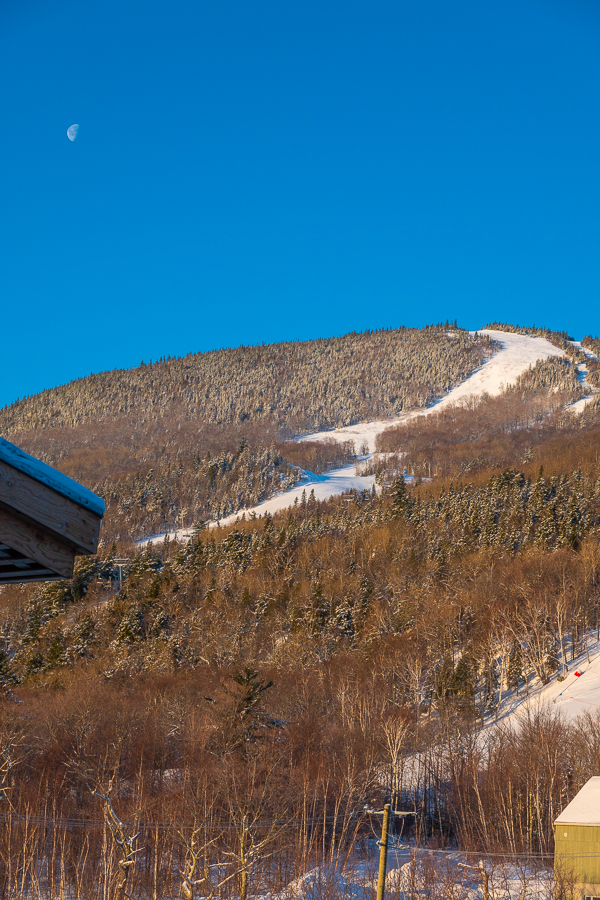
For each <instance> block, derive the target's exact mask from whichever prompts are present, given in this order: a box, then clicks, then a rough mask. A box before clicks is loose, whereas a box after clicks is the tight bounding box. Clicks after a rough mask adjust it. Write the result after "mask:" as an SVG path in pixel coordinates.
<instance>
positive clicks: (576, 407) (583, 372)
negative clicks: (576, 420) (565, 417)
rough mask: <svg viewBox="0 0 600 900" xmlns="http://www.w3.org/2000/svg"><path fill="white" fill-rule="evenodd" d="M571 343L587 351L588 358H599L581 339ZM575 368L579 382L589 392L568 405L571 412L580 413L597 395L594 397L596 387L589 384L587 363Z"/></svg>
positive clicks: (578, 348)
mask: <svg viewBox="0 0 600 900" xmlns="http://www.w3.org/2000/svg"><path fill="white" fill-rule="evenodd" d="M570 343H571V344H572V345H573V346H574V347H575V348H576V349H577V350H581V351H582V352H583V353H585V355H586V356H587V358H588V359H598V357H597V356H596V354H595V353H592V351H591V350H588V349H587V347H582V346H581V341H570ZM575 368H576V370H577V378H578V379H579V383H580V385H581V386H582V387H583V388H585V389H586V391H587V393H586V396H585V397H582V398H581V399H580V400H576V401H575V403H571V405H570V406H568V407H567V409H568V410H569V412H571V413H575V414H578V413H581V412H583V410H584V409H585V408H586V406H587V405H588V403H591V402H592V400H594V399H595V397H594V388H593V387H592V386H591V385H590V384H588V380H587V373H588V368H587V365H586V364H585V363H578V364H577V365H576V366H575Z"/></svg>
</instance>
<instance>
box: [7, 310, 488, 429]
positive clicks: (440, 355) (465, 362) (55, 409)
mask: <svg viewBox="0 0 600 900" xmlns="http://www.w3.org/2000/svg"><path fill="white" fill-rule="evenodd" d="M449 327H450V326H449V323H446V324H445V325H439V326H431V327H427V328H423V329H415V328H400V329H389V330H384V331H371V332H365V333H360V334H359V333H353V334H348V335H345V336H343V337H339V338H327V339H324V340H316V341H301V342H286V343H281V344H269V345H263V346H260V347H237V348H236V349H233V350H229V349H227V350H214V351H212V352H210V353H197V354H192V355H190V356H186V357H184V358H183V359H166V360H165V359H162V360H158V361H157V362H154V363H152V362H151V363H149V364H148V365H146V364H145V363H142V364H141V365H140V366H139V367H138V368H137V369H128V370H120V371H114V372H104V373H102V374H100V375H89V376H88V377H87V378H82V379H80V380H79V381H73V382H70V383H69V384H66V385H63V386H62V387H58V388H53V389H51V390H48V391H43V392H42V393H41V394H36V395H35V396H33V397H28V398H26V399H24V400H21V401H18V402H16V403H13V404H12V405H11V406H8V407H5V408H4V409H3V410H2V411H0V433H1V434H3V435H4V436H5V437H10V436H11V435H13V434H16V433H22V432H26V431H31V430H33V429H44V428H56V427H61V426H63V427H64V426H69V427H76V426H78V425H81V424H83V423H85V422H91V421H93V422H99V421H103V420H112V419H116V418H119V417H121V416H127V421H128V422H129V425H130V428H131V430H132V431H133V430H136V429H140V428H141V429H142V430H143V428H144V425H145V424H146V423H147V422H154V421H157V420H159V419H171V420H172V419H173V418H175V419H176V420H177V422H182V421H187V420H190V419H191V420H193V421H194V422H195V424H196V426H197V429H198V430H201V429H202V427H204V426H205V425H235V424H240V423H256V422H259V423H266V424H269V425H275V426H277V427H279V428H282V429H285V430H287V431H290V430H293V431H299V432H302V431H304V432H308V431H316V430H319V429H324V428H330V427H335V426H338V425H349V424H351V423H352V422H357V421H361V420H363V419H370V418H371V419H374V418H393V417H394V416H396V415H398V414H399V413H401V412H402V411H405V410H408V409H412V408H415V407H423V406H426V405H427V404H429V403H431V401H432V400H433V399H435V397H438V396H440V395H441V394H443V393H446V392H447V391H448V390H449V389H450V388H451V387H453V386H454V385H455V384H458V383H459V382H460V381H462V380H463V379H464V378H466V376H467V375H468V374H469V373H470V372H471V371H472V370H473V369H474V368H476V367H477V365H479V364H480V362H481V361H482V359H483V358H484V357H485V355H486V354H489V353H490V352H491V344H490V342H489V340H488V339H487V338H484V337H481V338H478V339H475V340H473V339H471V338H470V337H469V335H468V334H467V332H465V331H460V330H457V329H455V328H453V331H454V333H453V334H452V336H450V337H449V336H448V335H447V333H446V332H447V331H448V328H449Z"/></svg>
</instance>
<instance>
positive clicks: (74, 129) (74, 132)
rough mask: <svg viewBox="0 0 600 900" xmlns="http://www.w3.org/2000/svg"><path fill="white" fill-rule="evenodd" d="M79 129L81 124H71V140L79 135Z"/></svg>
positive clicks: (68, 133)
mask: <svg viewBox="0 0 600 900" xmlns="http://www.w3.org/2000/svg"><path fill="white" fill-rule="evenodd" d="M78 131H79V125H71V126H70V127H69V128H67V137H68V138H69V140H70V141H74V140H75V138H76V137H77V132H78Z"/></svg>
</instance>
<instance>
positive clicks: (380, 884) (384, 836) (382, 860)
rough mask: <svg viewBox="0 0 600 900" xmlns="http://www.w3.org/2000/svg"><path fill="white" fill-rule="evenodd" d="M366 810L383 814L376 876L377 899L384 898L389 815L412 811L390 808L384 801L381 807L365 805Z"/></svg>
mask: <svg viewBox="0 0 600 900" xmlns="http://www.w3.org/2000/svg"><path fill="white" fill-rule="evenodd" d="M365 810H366V812H368V813H373V814H374V815H376V816H381V815H383V821H382V824H381V840H380V841H379V842H378V843H379V875H378V876H377V900H384V897H385V876H386V872H387V852H388V839H389V834H390V815H391V814H393V815H394V816H414V812H403V811H401V810H399V809H392V807H391V806H390V804H389V803H386V804H385V806H384V807H383V809H369V808H368V807H365Z"/></svg>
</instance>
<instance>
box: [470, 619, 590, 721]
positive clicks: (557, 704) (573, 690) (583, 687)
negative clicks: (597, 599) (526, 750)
mask: <svg viewBox="0 0 600 900" xmlns="http://www.w3.org/2000/svg"><path fill="white" fill-rule="evenodd" d="M567 655H568V667H569V672H568V674H567V676H566V678H565V680H564V681H559V680H558V674H559V673H555V674H554V675H553V676H552V678H551V679H550V681H549V682H548V684H546V685H543V684H541V682H540V681H539V680H538V679H537V678H535V679H532V680H531V681H530V684H529V689H528V691H527V690H526V689H525V688H524V687H523V688H521V689H520V693H519V694H518V695H517V694H515V693H514V692H510V693H508V694H507V695H506V696H505V698H504V699H503V700H502V702H501V704H500V707H499V709H498V714H497V715H496V716H494V717H491V718H490V720H489V722H487V723H486V727H488V728H489V727H492V726H494V725H496V724H498V723H499V722H506V723H512V724H518V721H519V718H520V717H521V716H523V715H524V714H526V713H527V711H528V710H535V709H538V708H540V707H542V706H547V707H548V708H549V709H550V710H552V711H555V712H558V713H560V716H561V718H564V719H565V720H566V721H573V720H574V719H576V718H577V717H578V716H580V715H581V714H582V713H585V712H589V713H592V714H597V713H598V712H600V641H598V640H597V638H596V634H595V633H590V634H588V635H587V652H586V650H585V649H583V650H582V651H581V653H579V655H578V656H576V657H575V659H574V660H571V659H570V655H571V654H570V653H568V654H567ZM588 655H589V660H588ZM576 672H579V673H580V674H579V676H577V675H576V674H575V673H576Z"/></svg>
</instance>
